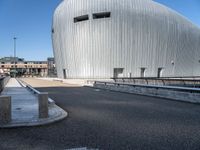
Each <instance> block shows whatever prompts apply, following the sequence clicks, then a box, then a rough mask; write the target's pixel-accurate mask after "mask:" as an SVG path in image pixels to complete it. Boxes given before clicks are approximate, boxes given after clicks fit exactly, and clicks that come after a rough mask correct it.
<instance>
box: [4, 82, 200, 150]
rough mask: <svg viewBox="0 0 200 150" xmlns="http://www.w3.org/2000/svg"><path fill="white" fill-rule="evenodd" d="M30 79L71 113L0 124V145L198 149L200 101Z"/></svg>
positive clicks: (116, 149)
mask: <svg viewBox="0 0 200 150" xmlns="http://www.w3.org/2000/svg"><path fill="white" fill-rule="evenodd" d="M26 82H28V83H29V84H32V85H33V86H35V87H37V89H38V90H40V91H45V92H46V91H47V92H49V95H50V97H51V98H52V99H54V100H55V101H56V104H58V105H59V106H60V107H62V108H63V109H65V110H66V111H68V112H69V117H68V118H67V119H65V120H63V121H60V122H57V123H54V124H51V125H48V126H41V127H32V128H30V127H29V128H17V129H0V149H5V148H6V147H8V148H10V149H14V148H18V149H41V150H45V149H48V150H49V149H62V150H64V149H67V148H74V147H89V148H99V149H103V150H133V149H134V150H135V149H147V150H148V149H154V150H156V149H157V150H166V149H176V150H177V149H181V150H184V149H190V150H191V149H200V105H195V104H190V103H184V102H176V101H170V100H166V99H161V98H154V97H147V96H139V95H133V94H125V93H117V92H110V91H104V90H96V89H93V88H88V87H76V86H67V85H66V84H62V83H59V82H52V81H43V80H37V79H26ZM52 85H54V87H51V86H52ZM49 86H50V87H49Z"/></svg>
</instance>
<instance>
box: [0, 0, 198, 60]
mask: <svg viewBox="0 0 200 150" xmlns="http://www.w3.org/2000/svg"><path fill="white" fill-rule="evenodd" d="M61 1H62V0H0V57H4V56H12V55H13V37H14V36H16V37H17V38H18V40H17V56H19V57H23V58H25V59H26V60H46V58H47V57H49V56H53V51H52V42H51V22H52V15H53V11H54V9H55V8H56V6H57V5H58V4H59V3H60V2H61ZM155 1H157V2H159V3H162V4H164V5H166V6H168V7H170V8H172V9H174V10H176V11H178V12H179V13H181V14H182V15H183V16H185V17H187V18H188V19H189V20H191V21H192V22H193V23H195V24H197V25H198V26H199V27H200V0H155Z"/></svg>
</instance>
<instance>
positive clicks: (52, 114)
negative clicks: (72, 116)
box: [0, 78, 67, 128]
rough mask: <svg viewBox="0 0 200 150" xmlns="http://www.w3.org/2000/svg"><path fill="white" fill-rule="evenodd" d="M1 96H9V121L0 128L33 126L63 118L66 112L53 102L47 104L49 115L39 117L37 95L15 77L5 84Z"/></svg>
mask: <svg viewBox="0 0 200 150" xmlns="http://www.w3.org/2000/svg"><path fill="white" fill-rule="evenodd" d="M1 95H3V96H11V117H12V120H11V122H10V123H7V124H1V125H0V128H6V127H8V128H10V127H21V126H35V125H44V124H49V123H52V122H54V121H58V120H61V119H64V118H65V117H66V116H67V113H66V112H65V111H64V110H62V109H61V108H60V107H58V106H56V105H55V104H52V105H49V117H48V118H44V119H40V118H39V115H38V114H39V113H38V96H37V95H34V94H33V93H31V92H30V91H29V90H28V89H27V88H25V87H23V86H22V85H21V84H20V83H19V82H18V81H17V80H16V79H15V78H11V79H10V80H9V82H8V84H7V85H6V86H5V88H4V90H3V92H2V93H1Z"/></svg>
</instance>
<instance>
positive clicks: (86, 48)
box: [52, 0, 200, 79]
mask: <svg viewBox="0 0 200 150" xmlns="http://www.w3.org/2000/svg"><path fill="white" fill-rule="evenodd" d="M52 39H53V48H54V56H55V60H56V65H57V71H58V76H59V77H60V78H88V79H89V78H111V77H160V76H163V77H171V76H173V77H174V76H199V75H200V28H198V27H197V26H195V25H194V24H193V23H191V22H190V21H188V20H187V19H186V18H185V17H183V16H181V15H180V14H178V13H177V12H175V11H173V10H171V9H169V8H167V7H165V6H163V5H161V4H159V3H157V2H154V1H152V0H64V1H63V2H62V3H61V4H60V5H59V6H58V7H57V9H56V10H55V13H54V17H53V25H52Z"/></svg>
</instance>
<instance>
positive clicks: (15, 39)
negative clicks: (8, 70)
mask: <svg viewBox="0 0 200 150" xmlns="http://www.w3.org/2000/svg"><path fill="white" fill-rule="evenodd" d="M13 40H14V78H15V77H16V72H17V70H16V41H17V38H16V37H14V38H13Z"/></svg>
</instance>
